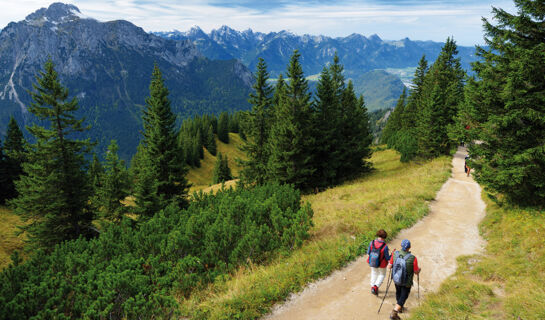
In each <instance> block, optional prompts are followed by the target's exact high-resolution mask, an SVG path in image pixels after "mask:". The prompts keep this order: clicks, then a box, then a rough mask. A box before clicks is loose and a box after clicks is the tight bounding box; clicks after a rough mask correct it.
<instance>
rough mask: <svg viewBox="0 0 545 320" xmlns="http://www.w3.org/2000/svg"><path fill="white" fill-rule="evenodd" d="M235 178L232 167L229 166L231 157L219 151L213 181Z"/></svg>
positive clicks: (218, 181)
mask: <svg viewBox="0 0 545 320" xmlns="http://www.w3.org/2000/svg"><path fill="white" fill-rule="evenodd" d="M231 179H233V176H232V174H231V168H229V159H228V158H227V155H225V157H224V156H223V155H222V154H221V152H220V153H218V158H217V159H216V164H215V166H214V174H213V177H212V183H214V184H216V183H220V182H225V181H228V180H231Z"/></svg>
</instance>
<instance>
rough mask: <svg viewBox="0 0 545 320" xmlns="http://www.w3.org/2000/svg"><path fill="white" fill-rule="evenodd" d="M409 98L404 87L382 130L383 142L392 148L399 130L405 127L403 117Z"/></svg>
mask: <svg viewBox="0 0 545 320" xmlns="http://www.w3.org/2000/svg"><path fill="white" fill-rule="evenodd" d="M406 98H407V92H406V90H405V88H403V92H402V93H401V95H400V96H399V99H398V100H397V103H396V106H395V108H394V109H393V110H392V111H391V113H390V116H389V117H388V122H387V123H386V127H384V130H383V131H382V136H381V142H382V143H385V144H387V145H388V147H390V148H394V146H395V145H396V141H395V137H396V133H397V132H398V131H401V130H402V129H403V125H402V118H403V117H404V115H405V113H406V112H405V100H406Z"/></svg>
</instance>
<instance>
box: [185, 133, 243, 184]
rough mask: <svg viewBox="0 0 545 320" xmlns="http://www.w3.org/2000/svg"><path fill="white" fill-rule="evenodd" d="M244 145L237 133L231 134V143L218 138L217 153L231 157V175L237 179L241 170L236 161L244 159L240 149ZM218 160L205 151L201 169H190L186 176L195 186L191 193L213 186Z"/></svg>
mask: <svg viewBox="0 0 545 320" xmlns="http://www.w3.org/2000/svg"><path fill="white" fill-rule="evenodd" d="M242 143H243V142H242V139H241V138H240V136H239V135H238V134H237V133H232V132H230V133H229V143H223V142H221V141H219V140H218V138H217V137H216V146H217V152H218V153H220V152H221V154H223V155H227V156H228V157H229V168H231V173H232V174H233V176H235V177H237V176H238V174H239V172H240V169H241V168H240V166H239V165H238V164H237V163H236V159H237V158H240V159H244V153H243V152H242V151H240V150H239V149H238V147H239V146H240V145H242ZM216 159H217V157H216V156H213V155H212V154H210V152H208V150H206V149H204V159H201V166H200V167H199V168H190V169H189V172H188V174H187V176H186V178H187V180H189V182H191V183H192V184H193V185H192V186H191V191H198V190H202V189H205V188H208V187H209V186H211V185H212V177H213V173H214V166H215V165H216Z"/></svg>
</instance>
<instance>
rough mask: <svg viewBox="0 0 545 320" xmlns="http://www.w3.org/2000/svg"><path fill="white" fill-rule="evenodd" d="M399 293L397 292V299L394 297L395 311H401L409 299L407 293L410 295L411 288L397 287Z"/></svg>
mask: <svg viewBox="0 0 545 320" xmlns="http://www.w3.org/2000/svg"><path fill="white" fill-rule="evenodd" d="M399 287H400V290H399V291H400V292H399V298H398V297H397V295H396V301H397V305H396V310H397V311H401V309H402V308H403V306H404V305H405V301H407V298H409V293H411V287H405V286H399Z"/></svg>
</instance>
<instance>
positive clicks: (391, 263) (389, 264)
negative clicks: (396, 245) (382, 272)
mask: <svg viewBox="0 0 545 320" xmlns="http://www.w3.org/2000/svg"><path fill="white" fill-rule="evenodd" d="M395 251H396V250H395V249H394V252H395ZM394 252H392V255H391V256H390V262H389V263H388V269H392V265H393V264H394Z"/></svg>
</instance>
